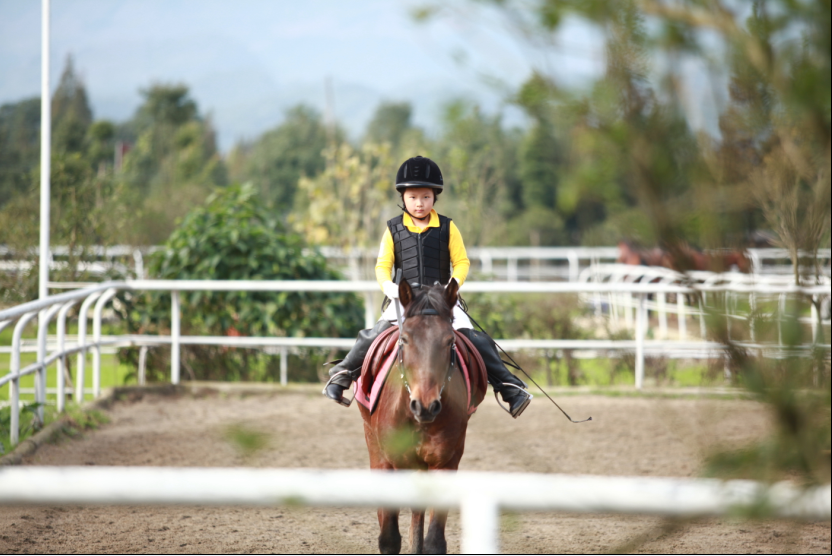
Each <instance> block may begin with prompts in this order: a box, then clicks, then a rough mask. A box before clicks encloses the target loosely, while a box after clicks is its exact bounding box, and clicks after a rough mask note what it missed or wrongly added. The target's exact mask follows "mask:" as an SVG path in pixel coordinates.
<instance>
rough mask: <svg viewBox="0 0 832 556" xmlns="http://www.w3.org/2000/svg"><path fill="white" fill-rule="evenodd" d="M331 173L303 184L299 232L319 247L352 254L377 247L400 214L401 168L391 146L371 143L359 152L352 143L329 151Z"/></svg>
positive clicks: (326, 171) (296, 218)
mask: <svg viewBox="0 0 832 556" xmlns="http://www.w3.org/2000/svg"><path fill="white" fill-rule="evenodd" d="M324 157H325V159H326V168H325V169H324V171H323V172H321V173H320V174H318V175H317V176H315V177H314V178H306V177H304V178H301V180H300V182H299V184H298V192H299V193H300V194H299V195H298V199H297V205H298V206H297V207H296V210H295V212H294V214H293V218H292V220H293V221H294V222H295V227H296V229H297V230H298V231H300V232H301V233H303V234H304V235H305V236H306V237H307V238H308V239H309V241H311V242H312V243H313V244H316V245H331V246H334V247H340V248H342V249H344V250H346V251H349V250H350V249H352V248H355V247H359V248H368V247H375V245H377V242H378V241H379V239H380V238H381V236H382V233H383V232H384V229H385V227H386V220H387V219H388V218H389V217H390V214H393V213H394V211H395V210H396V208H395V199H396V192H395V189H394V188H392V187H390V176H391V175H393V176H395V174H396V170H397V169H398V162H397V161H394V160H393V159H392V157H391V156H390V144H389V143H382V144H375V143H365V144H364V146H363V147H362V148H361V150H358V151H356V150H355V149H353V147H351V146H350V145H349V144H348V143H342V144H341V145H340V146H338V147H337V148H330V149H327V150H326V151H324Z"/></svg>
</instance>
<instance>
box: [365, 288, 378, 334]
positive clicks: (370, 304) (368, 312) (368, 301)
mask: <svg viewBox="0 0 832 556" xmlns="http://www.w3.org/2000/svg"><path fill="white" fill-rule="evenodd" d="M373 294H374V292H364V328H372V327H374V326H375V325H376V304H375V302H374V299H373Z"/></svg>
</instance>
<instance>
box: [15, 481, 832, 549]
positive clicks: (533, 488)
mask: <svg viewBox="0 0 832 556" xmlns="http://www.w3.org/2000/svg"><path fill="white" fill-rule="evenodd" d="M485 485H487V486H485ZM484 486H485V488H484ZM830 500H832V490H830V487H829V486H828V485H827V486H824V487H816V488H811V489H806V490H802V489H798V488H796V487H795V486H793V485H790V484H786V483H779V484H776V485H773V486H771V487H767V486H765V485H762V484H760V483H755V482H751V481H726V482H723V481H718V480H709V479H671V478H648V477H601V476H575V475H543V474H526V473H517V474H513V473H475V472H458V473H452V472H442V471H438V472H429V473H423V472H411V471H399V472H395V473H391V472H379V471H346V470H343V471H324V470H291V469H248V468H246V469H221V468H159V467H96V468H95V469H90V468H88V467H7V468H5V469H0V504H6V505H11V504H177V505H179V504H195V505H196V504H199V505H203V504H211V505H253V506H275V505H280V504H299V503H300V504H305V505H312V506H342V507H343V506H367V507H373V508H375V507H388V508H396V507H401V508H442V509H455V508H459V509H460V512H461V525H462V535H461V541H462V552H463V553H466V554H496V553H498V552H499V538H498V535H499V527H498V523H499V512H500V510H502V509H505V510H526V511H565V512H581V513H589V512H597V513H638V514H658V515H665V516H677V517H700V516H719V515H726V514H729V513H737V512H741V511H743V509H745V510H746V511H748V512H749V514H750V513H751V512H752V511H753V510H754V509H755V508H756V509H757V511H756V512H754V513H759V511H760V510H762V511H768V512H770V515H771V516H772V517H788V518H798V519H805V520H828V519H829V518H830V510H832V502H830Z"/></svg>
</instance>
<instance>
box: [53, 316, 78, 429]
mask: <svg viewBox="0 0 832 556" xmlns="http://www.w3.org/2000/svg"><path fill="white" fill-rule="evenodd" d="M76 303H77V301H70V302H69V303H66V304H65V305H64V306H63V307H61V310H60V311H59V312H58V352H59V353H60V352H63V351H64V349H66V346H65V345H64V344H65V339H66V314H67V312H68V311H69V310H70V309H71V308H72V306H73V305H75V304H76ZM65 407H66V355H62V356H61V358H60V359H58V412H59V413H63V411H64V409H65Z"/></svg>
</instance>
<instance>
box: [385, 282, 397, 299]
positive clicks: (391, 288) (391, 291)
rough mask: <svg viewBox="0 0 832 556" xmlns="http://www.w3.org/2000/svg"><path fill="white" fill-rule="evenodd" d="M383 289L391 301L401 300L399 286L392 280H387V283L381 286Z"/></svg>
mask: <svg viewBox="0 0 832 556" xmlns="http://www.w3.org/2000/svg"><path fill="white" fill-rule="evenodd" d="M381 289H382V290H383V291H384V295H386V296H387V297H389V298H390V299H398V298H399V286H397V285H396V284H394V283H393V282H392V281H391V280H387V281H386V282H385V283H383V284H382V285H381Z"/></svg>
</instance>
